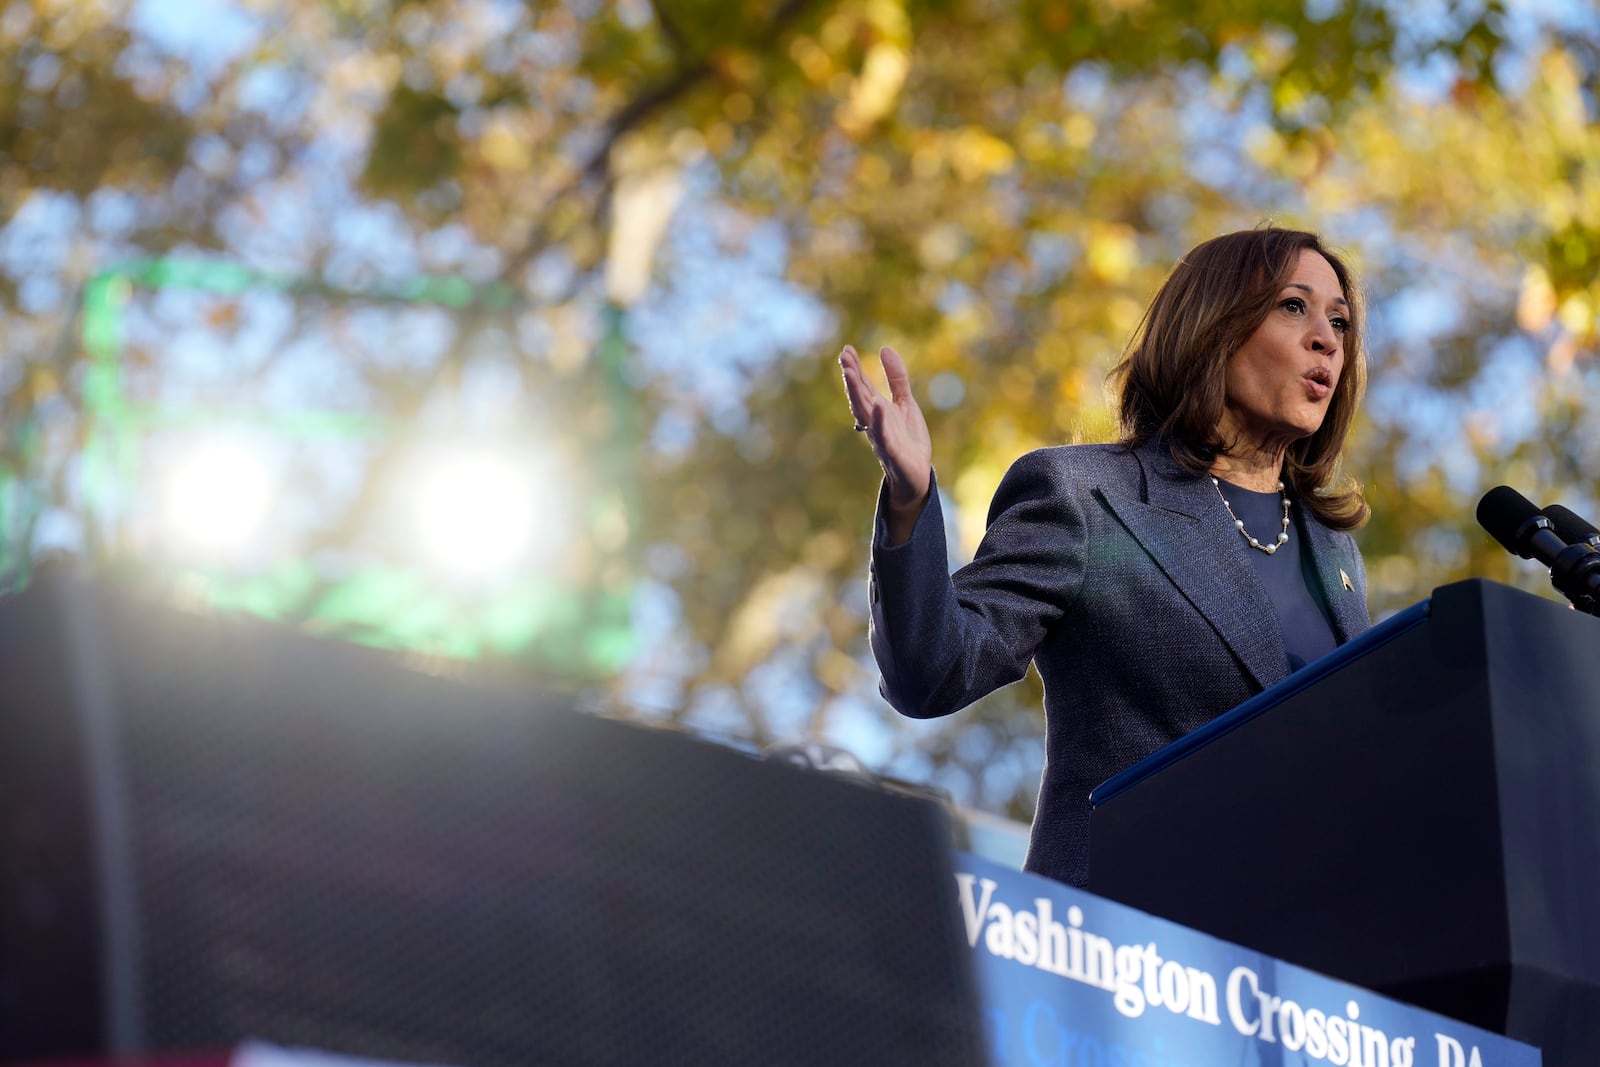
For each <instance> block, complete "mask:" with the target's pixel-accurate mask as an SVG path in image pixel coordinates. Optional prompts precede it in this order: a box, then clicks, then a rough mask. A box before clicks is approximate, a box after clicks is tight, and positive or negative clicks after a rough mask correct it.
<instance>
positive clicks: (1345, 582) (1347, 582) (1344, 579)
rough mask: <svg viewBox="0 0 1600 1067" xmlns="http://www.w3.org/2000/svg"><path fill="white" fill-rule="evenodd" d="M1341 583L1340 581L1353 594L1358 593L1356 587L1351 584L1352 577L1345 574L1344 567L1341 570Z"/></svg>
mask: <svg viewBox="0 0 1600 1067" xmlns="http://www.w3.org/2000/svg"><path fill="white" fill-rule="evenodd" d="M1339 581H1340V583H1342V584H1343V585H1344V587H1345V588H1346V589H1348V590H1350V591H1351V592H1352V593H1353V592H1355V591H1356V587H1355V586H1354V585H1353V584H1352V583H1351V581H1350V576H1349V575H1348V574H1346V573H1345V572H1344V568H1343V567H1340V568H1339Z"/></svg>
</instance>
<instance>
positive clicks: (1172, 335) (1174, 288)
mask: <svg viewBox="0 0 1600 1067" xmlns="http://www.w3.org/2000/svg"><path fill="white" fill-rule="evenodd" d="M1302 250H1310V251H1312V252H1315V253H1317V254H1318V255H1320V256H1321V257H1322V258H1323V259H1325V260H1327V261H1328V265H1329V266H1330V267H1332V268H1333V273H1334V274H1335V275H1336V276H1337V277H1338V279H1339V288H1340V289H1341V290H1342V291H1343V294H1344V298H1345V300H1346V301H1348V302H1349V304H1350V314H1349V318H1350V327H1349V329H1348V330H1346V331H1345V334H1344V371H1343V373H1341V374H1340V375H1339V382H1338V384H1337V385H1336V386H1335V387H1334V391H1333V397H1332V398H1331V399H1330V400H1329V402H1328V413H1327V416H1326V417H1325V418H1324V419H1323V420H1322V426H1321V427H1320V428H1319V429H1318V430H1317V432H1316V433H1314V434H1312V435H1311V436H1310V437H1305V438H1302V439H1300V440H1298V441H1296V442H1294V443H1293V444H1291V445H1290V446H1289V450H1288V452H1287V453H1286V454H1285V456H1284V473H1285V479H1286V480H1287V481H1288V483H1289V485H1290V487H1291V489H1292V490H1293V492H1294V493H1295V495H1296V496H1298V497H1299V498H1300V500H1301V502H1302V503H1303V504H1304V505H1305V507H1306V508H1307V509H1309V510H1310V512H1311V513H1312V515H1314V516H1315V517H1316V518H1317V520H1318V521H1319V522H1321V523H1322V524H1323V525H1324V526H1327V527H1330V528H1331V529H1335V530H1350V529H1354V528H1355V527H1357V526H1360V525H1361V524H1362V523H1364V522H1366V520H1367V513H1368V510H1369V509H1368V507H1367V502H1366V500H1365V498H1363V496H1362V495H1361V487H1360V486H1359V485H1357V484H1356V482H1355V480H1354V479H1352V478H1340V475H1339V459H1340V454H1341V452H1342V450H1343V448H1344V441H1345V436H1346V435H1347V434H1348V433H1349V432H1350V423H1351V422H1352V420H1354V418H1355V414H1356V407H1357V406H1358V404H1359V403H1360V401H1361V393H1362V391H1363V389H1365V387H1366V379H1367V365H1366V359H1365V357H1364V356H1363V355H1362V352H1361V331H1360V323H1361V318H1360V315H1361V310H1362V309H1361V301H1360V292H1359V291H1358V289H1357V287H1356V285H1355V283H1354V281H1353V280H1352V277H1351V274H1350V269H1349V268H1348V267H1347V266H1346V265H1345V263H1344V261H1343V260H1342V259H1340V258H1339V257H1338V256H1337V255H1335V254H1334V253H1332V252H1330V251H1328V249H1327V248H1325V247H1324V246H1323V244H1322V241H1321V240H1320V239H1319V238H1318V237H1317V235H1316V234H1312V233H1305V232H1302V231H1300V230H1281V229H1278V228H1277V227H1263V228H1262V229H1258V230H1242V231H1240V232H1238V233H1230V234H1225V235H1223V236H1222V237H1216V238H1213V239H1211V240H1209V241H1207V242H1205V243H1204V244H1202V245H1200V246H1199V247H1197V248H1195V249H1194V251H1192V252H1190V253H1189V254H1188V255H1186V256H1184V257H1183V258H1182V259H1181V260H1179V261H1178V265H1177V266H1176V267H1174V268H1173V269H1172V273H1171V274H1169V275H1168V276H1167V280H1166V281H1165V282H1164V283H1162V286H1161V290H1160V291H1159V292H1158V293H1156V298H1155V300H1153V301H1151V303H1150V308H1149V310H1147V311H1146V312H1145V314H1144V320H1143V321H1142V322H1141V323H1140V324H1139V329H1138V330H1137V331H1136V332H1135V333H1134V335H1133V340H1132V341H1130V342H1129V343H1128V350H1127V351H1126V352H1125V353H1124V354H1123V357H1122V360H1121V362H1119V363H1118V364H1117V366H1116V368H1115V369H1114V370H1113V371H1112V372H1111V373H1112V377H1113V379H1116V380H1120V383H1121V398H1120V402H1119V403H1120V414H1121V420H1122V441H1123V443H1124V444H1125V445H1128V446H1129V447H1138V446H1139V445H1142V444H1144V443H1145V442H1146V441H1149V440H1151V439H1152V438H1157V437H1159V438H1164V439H1165V440H1167V441H1168V442H1169V445H1170V447H1171V450H1172V456H1173V459H1175V460H1176V461H1177V462H1178V464H1179V465H1180V466H1182V467H1183V468H1184V469H1185V470H1187V471H1190V472H1191V473H1193V474H1205V473H1206V472H1208V471H1209V470H1210V469H1211V466H1212V464H1213V463H1214V462H1215V461H1216V458H1217V457H1218V456H1219V455H1225V454H1227V452H1228V449H1229V446H1230V444H1231V442H1226V441H1222V440H1220V439H1219V438H1218V436H1217V428H1218V426H1219V425H1220V423H1221V421H1222V411H1223V403H1224V401H1225V400H1226V398H1227V384H1226V371H1227V364H1228V359H1229V358H1230V357H1231V356H1232V355H1233V354H1234V353H1235V352H1237V351H1238V350H1239V346H1240V345H1242V344H1244V343H1245V341H1247V340H1248V339H1249V338H1250V335H1251V334H1253V333H1255V331H1256V328H1257V327H1258V326H1260V325H1261V324H1262V323H1263V322H1264V321H1266V318H1267V315H1268V314H1269V313H1270V312H1271V311H1272V309H1273V308H1274V307H1275V306H1276V305H1277V302H1278V298H1279V295H1280V294H1281V292H1282V291H1283V287H1284V286H1285V285H1286V284H1288V282H1289V279H1290V278H1291V277H1292V276H1293V275H1294V270H1295V265H1296V263H1297V261H1298V260H1299V258H1300V252H1301V251H1302Z"/></svg>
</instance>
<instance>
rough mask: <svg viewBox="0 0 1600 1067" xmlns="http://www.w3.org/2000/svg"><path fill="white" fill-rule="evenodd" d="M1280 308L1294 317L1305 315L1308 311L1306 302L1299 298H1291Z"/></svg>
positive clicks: (1280, 305)
mask: <svg viewBox="0 0 1600 1067" xmlns="http://www.w3.org/2000/svg"><path fill="white" fill-rule="evenodd" d="M1278 306H1279V307H1281V308H1283V310H1285V311H1287V312H1289V313H1290V314H1292V315H1303V314H1305V310H1306V302H1305V301H1304V300H1301V299H1300V298H1299V297H1298V296H1291V297H1290V298H1289V299H1287V300H1285V301H1284V302H1283V303H1282V304H1279V305H1278Z"/></svg>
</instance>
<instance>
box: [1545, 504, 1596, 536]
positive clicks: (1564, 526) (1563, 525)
mask: <svg viewBox="0 0 1600 1067" xmlns="http://www.w3.org/2000/svg"><path fill="white" fill-rule="evenodd" d="M1544 517H1545V518H1547V519H1549V520H1550V525H1551V526H1553V527H1555V531H1556V536H1558V537H1560V538H1561V540H1563V541H1565V542H1566V543H1567V544H1569V545H1581V544H1583V543H1584V542H1586V541H1588V540H1589V539H1590V538H1593V537H1600V530H1597V529H1595V528H1594V525H1593V524H1592V523H1590V522H1589V520H1588V519H1585V518H1584V517H1583V516H1582V515H1579V514H1577V513H1575V512H1573V511H1570V510H1569V509H1567V508H1564V507H1562V506H1561V505H1560V504H1550V505H1548V506H1547V507H1546V508H1545V509H1544Z"/></svg>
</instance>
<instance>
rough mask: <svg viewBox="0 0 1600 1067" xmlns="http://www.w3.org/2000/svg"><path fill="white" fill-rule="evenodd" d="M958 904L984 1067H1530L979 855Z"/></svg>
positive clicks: (968, 864)
mask: <svg viewBox="0 0 1600 1067" xmlns="http://www.w3.org/2000/svg"><path fill="white" fill-rule="evenodd" d="M955 892H956V896H957V899H958V901H959V904H960V908H961V914H962V918H963V920H964V924H965V930H966V935H967V943H968V945H969V946H970V947H971V949H972V956H973V965H974V970H975V971H976V973H977V978H978V987H979V995H980V999H981V1001H982V1004H983V1014H984V1020H985V1024H986V1027H987V1033H988V1044H989V1059H990V1063H991V1064H993V1065H994V1067H1047V1065H1048V1067H1080V1065H1082V1067H1179V1065H1182V1067H1212V1065H1215V1067H1241V1065H1244V1067H1249V1065H1263V1067H1265V1065H1276V1064H1283V1065H1288V1064H1306V1065H1313V1064H1324V1063H1325V1064H1331V1065H1333V1067H1535V1065H1538V1064H1539V1063H1540V1057H1539V1052H1538V1050H1537V1049H1534V1048H1532V1047H1530V1046H1528V1045H1524V1044H1520V1043H1519V1042H1516V1041H1512V1040H1510V1039H1509V1038H1505V1037H1501V1036H1499V1035H1497V1034H1492V1033H1489V1032H1488V1031H1486V1030H1479V1029H1477V1028H1475V1027H1472V1026H1468V1025H1467V1024H1465V1023H1461V1022H1457V1021H1455V1020H1453V1019H1448V1018H1445V1017H1444V1016H1441V1015H1435V1014H1433V1013H1432V1012H1428V1011H1423V1010H1422V1009H1420V1008H1414V1007H1410V1006H1408V1005H1405V1004H1401V1003H1400V1002H1398V1001H1395V1000H1390V999H1388V998H1386V997H1382V996H1379V995H1377V994H1376V993H1371V992H1368V991H1367V990H1364V989H1360V988H1358V987H1356V986H1353V985H1349V984H1347V983H1345V982H1339V981H1335V980H1334V979H1331V978H1326V977H1323V976H1322V975H1319V974H1317V973H1315V972H1313V971H1308V970H1306V969H1304V968H1301V967H1296V966H1293V965H1291V964H1288V963H1284V962H1282V961H1279V960H1276V959H1273V958H1272V957H1270V956H1266V955H1263V954H1262V953H1260V952H1255V951H1252V950H1250V949H1247V948H1242V947H1240V946H1238V945H1234V944H1230V943H1229V942H1226V941H1222V940H1220V939H1218V938H1215V937H1211V936H1209V935H1206V934H1202V933H1198V932H1197V931H1194V930H1190V929H1186V928H1185V927H1182V926H1179V925H1178V924H1177V923H1173V922H1169V921H1167V920H1165V919H1158V918H1156V917H1154V916H1151V915H1147V914H1145V913H1143V912H1140V911H1136V910H1135V909H1133V908H1130V907H1127V906H1126V905H1122V904H1117V903H1115V902H1113V901H1110V900H1105V899H1103V898H1101V897H1097V896H1094V895H1093V894H1091V893H1088V892H1085V891H1083V890H1080V889H1073V888H1072V887H1070V886H1066V885H1062V884H1060V883H1058V882H1053V881H1050V880H1048V879H1045V878H1040V877H1038V876H1036V875H1031V874H1026V873H1023V872H1019V871H1013V870H1010V869H1008V868H1005V867H1001V866H999V865H998V864H994V863H991V862H989V861H987V860H983V859H980V858H978V857H976V856H970V855H965V854H958V855H957V857H956V876H955ZM1346 935H1347V936H1349V937H1351V938H1353V939H1355V940H1360V939H1361V937H1362V935H1363V932H1362V931H1360V930H1349V931H1346Z"/></svg>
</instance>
